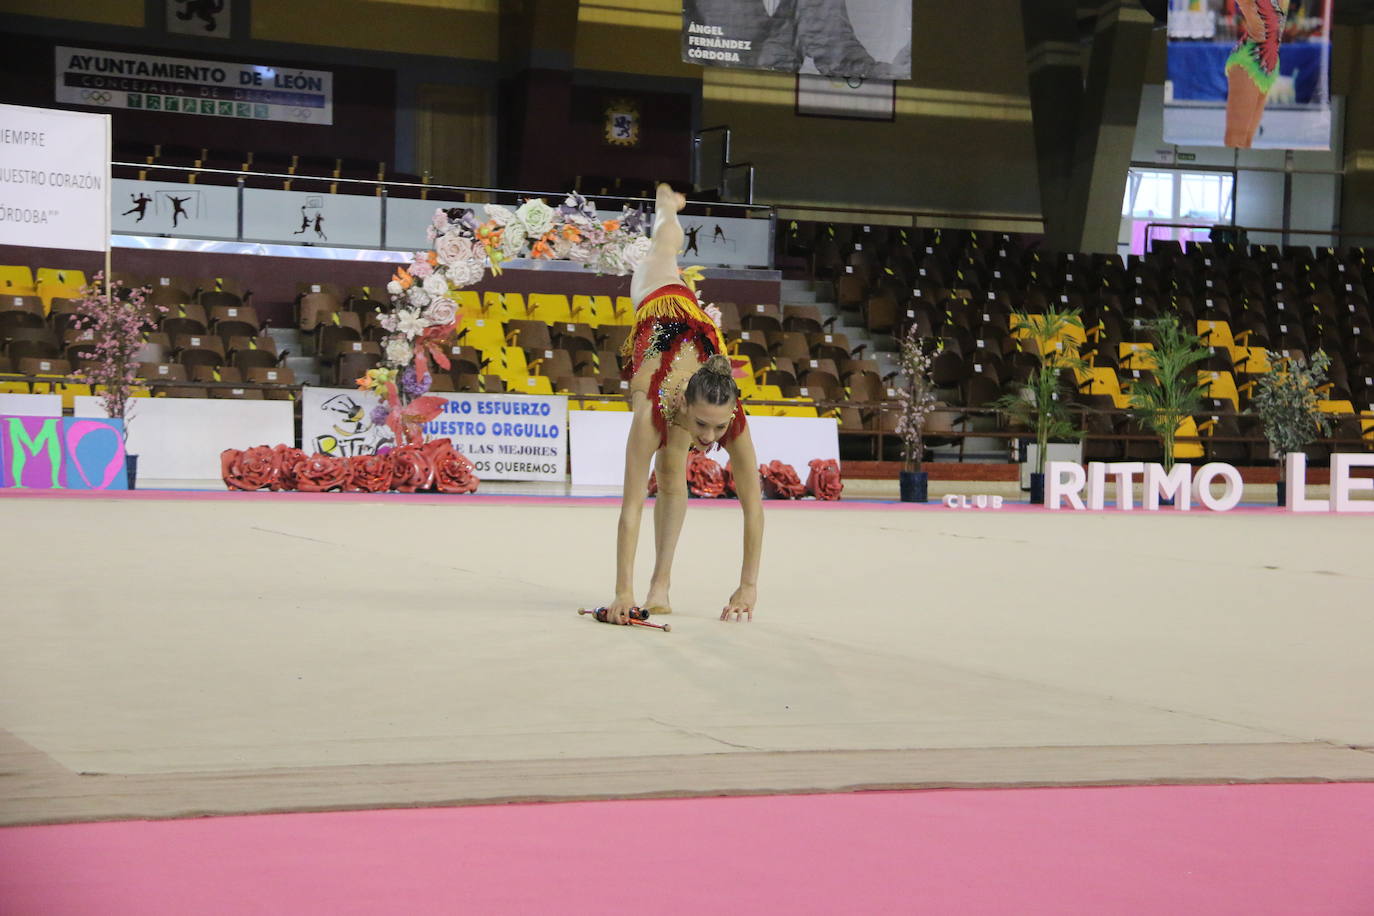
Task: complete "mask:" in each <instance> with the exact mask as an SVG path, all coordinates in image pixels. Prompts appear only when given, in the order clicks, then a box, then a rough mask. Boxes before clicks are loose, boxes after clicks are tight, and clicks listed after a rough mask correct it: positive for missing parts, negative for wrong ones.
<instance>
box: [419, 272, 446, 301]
mask: <svg viewBox="0 0 1374 916" xmlns="http://www.w3.org/2000/svg"><path fill="white" fill-rule="evenodd" d="M425 292H427V293H429V294H430V295H431V296H446V295H448V280H447V279H446V278H445V277H444V275H443V274H430V275H429V276H428V277H425Z"/></svg>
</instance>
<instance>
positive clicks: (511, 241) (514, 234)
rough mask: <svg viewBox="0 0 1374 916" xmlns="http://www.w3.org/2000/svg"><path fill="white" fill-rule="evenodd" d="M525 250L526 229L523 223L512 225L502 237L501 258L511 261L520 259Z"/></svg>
mask: <svg viewBox="0 0 1374 916" xmlns="http://www.w3.org/2000/svg"><path fill="white" fill-rule="evenodd" d="M524 250H525V227H524V225H523V224H522V223H511V224H510V225H509V226H507V227H506V231H505V232H504V233H503V234H502V235H501V256H502V257H503V258H505V259H506V260H507V261H509V260H510V259H511V258H518V257H520V252H522V251H524Z"/></svg>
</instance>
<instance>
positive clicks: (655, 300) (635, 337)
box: [620, 284, 745, 446]
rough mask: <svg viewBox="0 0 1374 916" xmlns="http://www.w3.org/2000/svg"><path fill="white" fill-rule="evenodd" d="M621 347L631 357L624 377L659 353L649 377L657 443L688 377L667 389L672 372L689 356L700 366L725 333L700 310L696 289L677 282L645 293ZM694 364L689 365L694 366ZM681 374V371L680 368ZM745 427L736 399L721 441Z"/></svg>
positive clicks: (718, 349)
mask: <svg viewBox="0 0 1374 916" xmlns="http://www.w3.org/2000/svg"><path fill="white" fill-rule="evenodd" d="M689 344H690V345H691V346H688V345H689ZM620 352H621V355H622V356H626V357H628V358H629V364H628V365H627V366H626V367H625V369H624V370H622V372H621V375H622V377H624V378H625V379H628V380H633V379H634V378H635V377H636V376H638V375H639V370H640V367H642V366H643V365H644V360H646V359H648V358H649V357H651V356H653V355H655V354H660V355H661V358H660V360H659V364H658V368H657V369H655V370H654V373H653V375H652V376H651V377H650V379H649V384H648V389H647V391H646V393H647V394H648V395H649V397H650V398H652V399H653V401H654V410H653V412H652V414H653V419H654V428H655V429H657V430H658V436H659V445H660V446H663V445H666V444H667V442H668V423H669V422H670V419H671V417H670V415H671V414H672V410H673V408H672V404H671V402H672V401H673V400H674V399H675V397H676V395H677V394H678V389H679V388H680V387H681V386H682V385H685V384H686V382H685V380H681V381H680V384H679V385H677V386H672V387H673V390H671V391H670V390H668V388H669V385H668V377H669V375H670V374H671V373H672V372H673V370H674V368H677V364H678V363H679V362H680V360H682V359H688V358H691V359H693V361H694V363H695V366H699V365H701V364H702V363H704V362H705V361H706V359H707V358H708V357H710V356H712V355H714V354H716V353H724V352H725V338H724V337H723V336H722V335H721V333H720V328H719V327H717V325H716V323H715V322H714V321H712V320H711V316H710V315H707V314H706V312H704V311H703V310H702V308H701V304H700V303H699V302H697V297H696V294H695V293H693V292H692V290H691V289H689V288H688V287H686V286H681V285H678V284H673V285H671V286H661V287H659V288H658V289H656V290H654V291H653V292H652V293H650V294H649V295H648V296H645V297H644V301H643V302H641V303H640V304H639V308H637V309H635V324H634V329H633V330H632V331H631V333H630V336H629V337H627V338H626V339H625V344H624V346H623V347H622V348H621V351H620ZM695 366H693V367H691V368H692V369H693V371H695ZM678 375H679V376H681V373H678ZM636 387H638V386H636ZM744 427H745V419H744V411H743V410H742V409H740V408H739V405H738V404H737V405H736V409H735V418H734V419H733V420H732V421H731V422H730V427H729V429H727V430H726V431H725V435H724V436H722V437H721V440H720V444H721V445H726V444H728V443H729V442H730V441H731V440H732V439H734V438H735V437H736V436H738V435H739V434H740V432H741V431H742V430H743V429H744Z"/></svg>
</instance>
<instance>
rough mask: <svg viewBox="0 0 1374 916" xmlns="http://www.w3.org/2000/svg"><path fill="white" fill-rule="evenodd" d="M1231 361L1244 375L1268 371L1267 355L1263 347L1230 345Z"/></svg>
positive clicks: (1260, 373)
mask: <svg viewBox="0 0 1374 916" xmlns="http://www.w3.org/2000/svg"><path fill="white" fill-rule="evenodd" d="M1230 350H1231V363H1232V364H1233V365H1234V366H1235V367H1236V370H1237V371H1239V372H1243V373H1245V374H1246V375H1262V374H1263V373H1265V372H1268V371H1269V356H1268V354H1266V353H1265V351H1264V347H1231V348H1230Z"/></svg>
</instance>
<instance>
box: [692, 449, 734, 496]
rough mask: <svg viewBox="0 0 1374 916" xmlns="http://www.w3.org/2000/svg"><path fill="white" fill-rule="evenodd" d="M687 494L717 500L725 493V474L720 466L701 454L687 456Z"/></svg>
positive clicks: (695, 453)
mask: <svg viewBox="0 0 1374 916" xmlns="http://www.w3.org/2000/svg"><path fill="white" fill-rule="evenodd" d="M687 492H688V493H690V494H691V495H693V496H703V497H706V498H707V499H715V498H716V497H717V496H720V495H721V494H722V493H724V492H725V474H724V472H723V471H722V470H721V467H720V465H719V464H717V463H716V462H715V461H712V460H711V459H710V458H707V457H706V456H705V455H703V454H701V453H700V452H689V453H688V455H687Z"/></svg>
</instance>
